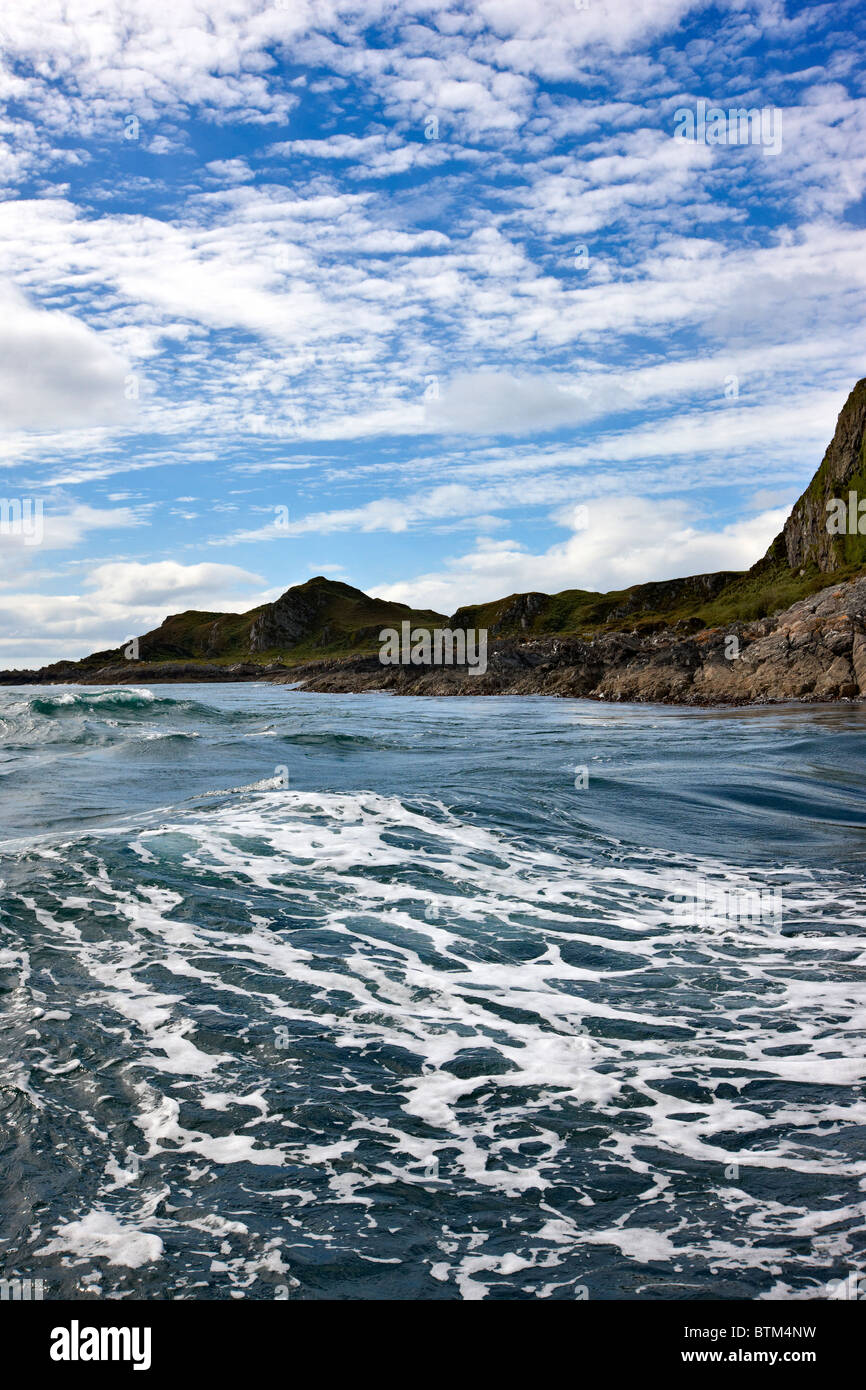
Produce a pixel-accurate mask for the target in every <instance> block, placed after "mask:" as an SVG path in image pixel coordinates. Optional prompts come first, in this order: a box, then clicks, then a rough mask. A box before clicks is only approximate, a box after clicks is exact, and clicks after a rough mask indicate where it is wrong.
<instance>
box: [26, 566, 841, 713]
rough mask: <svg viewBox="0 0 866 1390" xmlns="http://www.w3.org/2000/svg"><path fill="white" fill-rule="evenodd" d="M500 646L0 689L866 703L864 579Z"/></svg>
mask: <svg viewBox="0 0 866 1390" xmlns="http://www.w3.org/2000/svg"><path fill="white" fill-rule="evenodd" d="M689 629H690V624H689V623H688V622H686V623H677V624H675V625H674V626H673V627H668V628H661V629H659V630H655V631H649V632H646V631H644V632H641V631H639V630H631V631H626V630H622V631H613V632H603V633H601V634H599V635H597V636H593V637H580V636H577V635H573V634H562V635H552V636H549V637H547V636H545V637H536V638H532V639H528V640H524V641H519V640H515V639H513V638H499V639H496V638H494V639H493V640H492V641H491V645H490V651H489V658H488V662H487V666H486V669H485V670H484V671H483V672H481V671H480V670H471V669H469V668H467V667H465V666H464V667H458V666H441V665H440V666H432V665H418V666H412V665H405V666H404V665H396V666H395V665H388V666H386V665H382V664H381V662H380V661H379V658H378V656H377V655H375V654H360V655H350V656H343V657H331V658H326V659H322V660H319V661H308V662H305V663H303V664H298V665H293V666H288V665H286V664H285V663H281V662H270V663H269V664H262V663H256V662H253V661H245V662H235V663H233V664H231V665H225V664H221V663H215V662H207V663H206V662H201V663H197V662H193V661H161V662H146V661H121V662H117V661H115V662H113V663H110V664H109V665H106V666H102V667H99V668H97V669H95V670H94V669H93V667H92V665H91V666H87V665H85V664H84V663H76V662H69V663H57V664H55V665H54V666H51V667H44V668H42V670H40V671H34V672H23V671H3V672H0V686H10V685H21V686H31V685H32V686H43V685H46V686H47V685H66V684H76V685H97V686H106V685H140V684H148V685H150V684H161V685H164V684H187V683H201V684H208V683H212V682H220V683H226V682H235V681H242V682H248V681H264V682H268V683H275V684H279V685H292V686H294V687H295V688H296V689H299V690H301V691H309V692H316V693H321V694H356V693H361V692H364V691H385V692H389V693H391V694H394V695H429V696H467V695H473V696H485V697H490V696H496V695H548V696H554V697H557V696H558V697H562V698H579V699H593V700H598V701H599V702H600V703H611V702H614V703H619V702H623V703H634V704H664V705H686V706H689V705H692V706H697V707H701V708H707V707H711V706H728V707H732V708H737V707H742V706H744V705H768V704H783V703H789V702H792V701H796V702H799V703H801V704H828V703H837V702H842V701H845V702H849V703H857V702H859V701H861V700H863V699H864V698H866V578H859V579H853V580H848V581H845V582H843V583H836V584H831V585H829V586H828V587H827V588H825V589H821V590H819V591H818V592H817V593H814V594H812V595H810V596H809V597H808V598H806V599H802V600H800V601H799V602H798V603H795V604H793V605H792V606H791V607H790V608H788V609H785V610H784V611H783V612H781V613H777V614H775V615H774V616H772V617H769V618H760V619H757V620H756V621H754V622H751V623H734V624H730V625H728V626H726V627H714V628H701V629H699V630H698V631H693V630H689Z"/></svg>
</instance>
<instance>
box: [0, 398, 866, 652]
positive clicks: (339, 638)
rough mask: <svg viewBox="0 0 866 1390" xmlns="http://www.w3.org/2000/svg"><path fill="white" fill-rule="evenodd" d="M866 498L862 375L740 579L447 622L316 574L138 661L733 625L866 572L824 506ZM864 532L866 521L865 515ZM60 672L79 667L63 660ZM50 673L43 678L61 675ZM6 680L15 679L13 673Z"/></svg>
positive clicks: (516, 605) (163, 643) (529, 601)
mask: <svg viewBox="0 0 866 1390" xmlns="http://www.w3.org/2000/svg"><path fill="white" fill-rule="evenodd" d="M849 492H854V493H856V494H857V497H858V498H863V499H866V378H863V380H861V381H858V382H857V385H856V386H855V387H854V389H853V391H852V392H851V394H850V396H849V397H848V400H847V401H846V402H845V405H844V406H843V408H842V411H841V412H840V415H839V419H838V421H837V424H836V430H835V433H834V435H833V439H832V440H831V442H830V445H829V446H828V448H827V452H826V453H825V455H824V459H823V461H822V463H821V466H820V467H819V469H818V471H817V472H816V474H815V476H814V478H813V479H812V481H811V482H810V483H809V486H808V487H807V488H806V490H805V492H804V493H803V494H802V496H801V497H800V498H798V500H797V502H796V503H795V504H794V507H793V508H792V511H791V515H790V516H789V518H788V520H787V521H786V523H785V526H784V528H783V530H782V532H781V534H780V535H779V536H777V537H776V539H775V541H774V542H773V544H772V545H771V546H770V548H769V550H768V551H767V554H766V555H765V556H764V557H763V559H761V560H759V561H758V562H757V563H756V564H754V565H752V567H751V569H749V570H746V571H745V572H744V573H734V572H731V571H722V572H719V573H717V574H698V575H689V576H687V577H685V578H681V579H668V580H661V581H656V582H653V583H649V584H637V585H634V586H633V587H632V588H630V589H623V590H620V591H617V592H614V593H608V594H602V593H594V592H591V591H589V590H585V589H566V590H564V592H563V593H560V594H541V593H529V594H511V595H509V596H508V597H507V598H502V599H497V600H495V601H494V602H491V603H481V604H473V605H469V606H467V607H464V608H460V609H458V611H457V612H456V613H455V614H454V615H453V616H452V617H451V618H450V619H448V618H445V617H444V616H443V615H442V614H441V613H434V612H431V611H426V610H420V611H419V610H416V609H412V608H409V607H407V606H406V605H405V604H402V603H388V602H386V601H385V600H384V599H376V598H371V597H370V596H369V595H368V594H365V593H362V592H361V590H360V589H353V588H352V587H351V586H350V585H348V584H342V583H340V582H339V581H337V580H333V579H325V578H323V577H322V576H321V575H319V576H317V577H316V578H315V579H310V580H308V581H307V582H306V583H305V584H298V585H295V586H294V587H293V588H291V589H288V590H287V591H286V592H285V593H284V594H283V595H282V596H281V597H280V598H279V599H277V600H276V602H275V603H267V604H263V605H262V606H261V607H259V608H254V609H252V610H251V611H250V612H248V613H199V612H192V611H191V612H187V613H176V614H174V615H173V616H172V617H169V618H166V620H165V622H163V623H161V624H160V626H159V627H158V628H155V629H154V631H153V632H148V633H146V634H145V635H144V636H143V637H141V638H139V644H138V645H139V650H138V659H139V660H140V661H142V662H148V663H163V662H178V661H180V662H185V663H190V662H192V663H194V664H201V665H202V666H206V665H208V664H211V663H212V664H214V665H221V666H226V665H231V664H236V663H239V662H244V663H249V662H253V663H255V664H259V665H262V666H266V665H269V664H271V663H273V662H279V663H281V664H283V665H285V666H295V665H299V664H301V663H305V662H311V661H316V660H321V659H322V658H327V657H338V656H355V655H366V654H373V653H375V652H376V651H377V650H378V649H379V633H380V631H381V630H382V628H386V627H390V628H399V626H400V624H401V623H402V622H404V621H407V620H408V621H409V622H411V623H412V624H413V626H417V627H426V628H433V627H443V626H446V625H450V626H451V627H462V628H486V629H487V630H488V632H489V634H490V636H491V637H492V638H494V639H495V638H497V637H507V638H512V639H517V640H520V639H524V640H525V639H531V638H533V637H541V636H550V635H556V634H562V635H569V634H577V635H581V636H592V635H596V634H599V633H603V632H609V631H616V630H618V629H619V630H622V629H624V630H629V631H632V630H637V631H638V632H640V631H643V632H647V631H652V630H653V629H655V628H663V627H673V626H674V625H675V624H677V623H681V624H687V625H688V627H689V628H693V629H698V628H712V627H721V626H730V625H731V624H734V623H737V622H750V621H752V620H753V619H755V618H762V617H766V616H769V615H772V614H774V613H778V612H781V611H782V610H784V609H786V608H789V607H790V606H791V605H792V604H794V603H796V602H797V601H798V600H799V599H802V598H805V597H807V596H808V595H809V594H811V593H814V592H816V591H817V590H819V589H823V588H826V586H827V583H828V578H829V577H831V576H832V579H831V580H830V582H832V580H840V581H842V580H846V579H851V578H853V577H854V576H855V575H858V574H862V573H863V572H866V534H864V535H860V534H859V531H858V532H855V534H845V535H839V536H836V535H832V534H831V533H830V532H828V529H827V516H828V513H827V502H828V500H829V499H831V498H834V497H841V498H844V499H845V500H846V501H847V498H848V494H849ZM864 531H866V518H864ZM123 660H124V658H123V648H116V649H115V650H113V651H108V652H96V653H95V654H94V655H93V656H90V657H87V658H85V660H84V661H83V662H79V663H75V664H74V665H75V666H76V667H77V668H78V669H81V670H83V671H85V672H92V671H94V670H95V669H97V668H100V667H106V666H108V667H110V666H112V665H116V664H118V663H120V662H122V661H123ZM61 666H62V667H63V669H64V671H67V672H70V671H71V670H72V663H57V667H58V669H59V667H61ZM54 669H55V668H54V667H46V668H45V676H44V677H43V678H50V679H54V678H56V677H54V676H53V675H51V674H50V673H52V672H53V671H54ZM8 674H11V673H7V675H8Z"/></svg>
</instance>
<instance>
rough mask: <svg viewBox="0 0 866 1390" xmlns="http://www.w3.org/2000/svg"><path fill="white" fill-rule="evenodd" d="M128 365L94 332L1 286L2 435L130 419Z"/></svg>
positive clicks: (0, 385) (5, 286)
mask: <svg viewBox="0 0 866 1390" xmlns="http://www.w3.org/2000/svg"><path fill="white" fill-rule="evenodd" d="M128 371H129V366H128V363H126V362H125V361H123V359H122V358H120V357H119V356H118V354H117V353H116V352H115V351H114V350H113V349H112V347H111V346H110V344H109V343H108V342H107V341H106V340H105V338H104V337H102V336H101V335H100V334H99V333H95V332H94V331H93V329H92V328H89V327H88V326H87V325H86V324H84V323H82V322H80V320H78V319H76V318H74V317H73V316H72V315H71V314H68V313H61V312H59V311H57V310H54V311H48V310H45V309H41V308H38V307H35V306H34V305H32V304H30V303H28V301H27V299H26V298H25V296H24V295H23V294H22V293H21V292H20V290H18V289H16V288H15V286H13V285H9V284H5V283H0V420H2V423H3V428H4V430H6V431H8V430H10V429H13V430H14V429H20V428H28V429H40V430H47V429H53V428H57V427H60V428H64V429H66V428H70V427H75V426H80V425H84V424H91V423H105V422H112V421H115V422H120V421H122V420H124V419H128V418H129V415H130V410H129V404H128V402H127V400H126V396H125V380H126V375H127V373H128Z"/></svg>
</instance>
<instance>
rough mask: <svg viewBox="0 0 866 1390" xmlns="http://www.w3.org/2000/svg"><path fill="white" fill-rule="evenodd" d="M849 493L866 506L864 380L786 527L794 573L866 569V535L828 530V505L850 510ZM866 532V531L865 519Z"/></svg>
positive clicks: (776, 548) (785, 542) (788, 555)
mask: <svg viewBox="0 0 866 1390" xmlns="http://www.w3.org/2000/svg"><path fill="white" fill-rule="evenodd" d="M850 492H854V493H855V494H856V496H857V498H858V499H862V500H864V501H866V377H863V378H862V379H861V380H860V381H858V382H857V385H856V386H855V387H854V390H853V391H852V392H851V394H850V396H849V397H848V399H847V401H846V402H845V404H844V406H843V407H842V410H841V413H840V415H839V419H838V421H837V423H836V432H835V434H834V435H833V438H832V440H831V441H830V444H829V446H828V449H827V452H826V454H825V455H824V459H823V462H822V463H821V467H820V468H819V469H818V471H817V473H816V474H815V476H814V478H813V479H812V481H811V483H810V484H809V486H808V487H807V488H806V491H805V492H804V493H803V495H802V497H800V498H799V499H798V500H797V501H796V502H795V503H794V507H793V510H792V512H791V515H790V516H789V517H788V520H787V521H786V522H785V525H784V528H783V530H782V535H781V538H780V540H781V542H782V545H783V547H784V555H785V559H786V560H787V562H788V564H789V566H790V567H791V569H794V570H799V569H802V568H804V567H805V566H808V565H810V564H814V565H817V566H818V568H819V569H820V570H822V571H823V572H824V573H825V574H832V573H833V572H834V571H835V570H838V569H841V568H842V566H843V565H850V564H858V563H859V564H866V535H862V536H861V535H860V534H859V532H858V533H857V534H854V535H851V534H847V533H846V534H842V535H835V534H832V533H831V532H830V531H828V529H827V521H828V516H829V513H828V509H827V503H828V502H829V501H830V500H831V499H832V498H841V499H842V500H843V501H844V502H845V504H846V507H847V505H848V495H849V493H850ZM863 526H864V531H866V518H864V522H863ZM779 549H780V547H779V543H778V541H775V542H774V543H773V546H771V548H770V552H771V553H775V554H778V553H779Z"/></svg>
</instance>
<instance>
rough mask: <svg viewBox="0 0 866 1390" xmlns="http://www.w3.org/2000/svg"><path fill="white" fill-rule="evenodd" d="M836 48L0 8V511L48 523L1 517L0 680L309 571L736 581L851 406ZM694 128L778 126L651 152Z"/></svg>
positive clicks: (463, 590) (697, 13) (854, 38)
mask: <svg viewBox="0 0 866 1390" xmlns="http://www.w3.org/2000/svg"><path fill="white" fill-rule="evenodd" d="M864 30H866V17H864V10H863V6H862V3H861V0H838V3H833V4H827V5H823V4H801V3H798V0H722V3H720V4H715V5H710V4H705V3H702V2H701V0H468V2H467V3H458V0H353V3H351V4H346V3H343V0H306V2H305V0H171V3H167V0H62V3H61V0H15V2H14V4H12V5H11V6H6V7H5V8H4V13H3V15H2V16H0V87H2V114H0V180H2V185H0V186H2V195H3V196H2V200H0V463H2V466H3V470H4V475H5V476H4V477H3V479H2V483H0V494H2V497H3V498H4V499H6V501H7V502H14V501H15V500H16V499H17V501H18V503H19V504H21V505H22V506H23V508H24V512H23V515H24V517H25V518H26V515H27V508H28V507H29V508H30V509H31V515H32V518H33V520H34V522H35V519H36V514H37V504H40V503H41V507H42V516H43V522H42V527H41V532H40V533H39V534H37V531H36V529H35V528H31V529H30V530H29V531H27V527H26V526H25V525H24V523H23V522H22V523H21V524H20V525H19V524H18V523H17V522H16V520H15V511H14V507H13V508H11V509H10V508H6V512H5V520H4V523H3V526H2V531H0V666H15V665H22V666H23V665H38V664H41V663H42V662H44V661H49V660H55V659H57V658H59V657H61V656H77V655H83V654H84V653H86V652H89V651H92V650H94V649H99V648H101V647H106V646H113V645H116V644H117V643H118V642H120V641H122V640H124V639H126V638H128V637H130V636H132V635H133V634H135V633H141V632H144V631H146V630H147V629H149V628H151V627H153V626H155V625H156V624H157V623H158V622H160V621H161V620H162V618H163V617H164V616H165V614H166V613H168V612H176V611H178V610H181V609H184V608H204V609H223V610H228V609H233V610H238V611H240V610H243V609H246V608H250V607H252V606H254V605H255V604H257V603H260V602H263V601H264V600H265V599H267V598H273V597H276V595H277V594H279V593H281V592H282V591H283V590H284V589H285V588H287V587H288V586H289V585H290V584H295V583H299V582H302V581H303V580H305V579H306V578H308V577H309V576H310V575H313V574H326V575H329V576H331V577H334V578H339V579H342V580H345V581H346V582H347V583H351V584H354V585H357V586H358V587H360V588H363V589H366V590H367V591H372V592H374V593H377V594H381V595H383V596H386V597H390V598H398V599H401V600H404V601H408V602H414V603H418V604H419V605H424V606H432V607H435V608H437V609H439V610H440V611H443V612H446V613H448V612H451V611H453V609H454V608H455V607H456V606H457V605H458V604H459V603H461V602H472V601H479V600H484V599H489V598H495V597H499V596H501V595H503V594H507V593H511V592H515V591H521V590H527V589H541V590H545V591H548V592H551V591H556V590H561V589H565V588H577V587H580V588H592V589H602V590H604V589H609V588H621V587H625V586H626V585H629V584H633V583H637V582H640V581H642V580H647V579H654V578H664V577H668V576H671V575H675V574H686V573H696V572H699V571H703V570H711V569H719V568H732V569H736V568H744V567H746V566H748V565H749V564H750V563H751V562H752V561H753V560H755V559H756V558H757V557H758V556H759V555H760V554H761V553H763V551H764V549H765V548H766V546H767V544H768V543H769V541H770V540H771V539H772V537H773V535H774V534H775V533H776V532H777V531H778V529H779V526H780V524H781V522H782V520H783V519H784V516H785V514H786V510H787V508H788V506H789V505H790V503H791V502H792V501H793V499H794V498H795V497H796V496H797V495H798V494H799V492H800V491H801V490H802V488H803V486H804V485H805V483H806V482H807V481H808V479H809V477H810V476H811V474H812V473H813V471H814V469H815V467H816V466H817V464H818V463H819V462H820V458H821V455H822V453H823V450H824V447H825V446H826V443H827V441H828V439H829V437H830V435H831V433H832V429H833V425H834V422H835V418H836V415H837V414H838V411H839V409H840V407H841V405H842V403H843V402H844V399H845V397H846V395H847V393H848V391H849V390H850V388H851V386H852V385H853V383H854V381H855V380H856V379H857V378H858V377H860V376H862V375H863V374H864V370H866V368H864V352H863V346H864V342H863V337H864V334H863V329H864V316H863V305H864V293H863V291H864V280H866V197H864V191H866V187H864V186H866V94H864V71H866V67H864V61H863V57H862V53H863V40H864ZM700 102H706V103H708V105H709V106H710V107H716V108H721V109H722V110H724V111H728V110H730V109H732V108H757V109H759V110H766V114H767V122H768V124H766V125H765V127H764V133H763V135H762V134H761V132H760V131H759V130H758V128H757V127H750V129H751V133H752V139H753V141H755V142H754V143H746V141H745V134H747V133H748V132H742V133H743V142H742V143H737V142H736V139H735V137H734V135H733V134H731V135H729V136H727V137H726V138H724V139H718V140H716V141H715V142H714V141H713V138H712V137H711V136H706V135H705V136H704V137H703V138H699V136H698V130H699V127H698V125H697V123H696V124H695V127H694V138H685V139H684V138H680V137H681V135H682V133H683V131H682V119H681V118H678V117H677V115H676V113H677V112H678V111H679V112H682V111H683V110H687V111H694V112H696V113H697V111H698V104H699V103H700ZM771 122H774V123H775V124H772V125H771V124H770V123H771ZM678 125H679V126H680V132H679V134H678V133H677V127H678ZM731 129H733V128H731ZM770 129H772V130H773V132H774V137H773V143H770V140H769V138H768V135H767V132H768V131H769V130H770ZM718 130H719V128H718V127H716V135H718ZM685 133H686V135H687V136H688V134H689V132H688V131H686V132H685ZM780 134H781V147H780V148H779V135H780ZM25 532H27V533H26V534H25ZM37 541H38V542H39V543H36V542H37Z"/></svg>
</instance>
